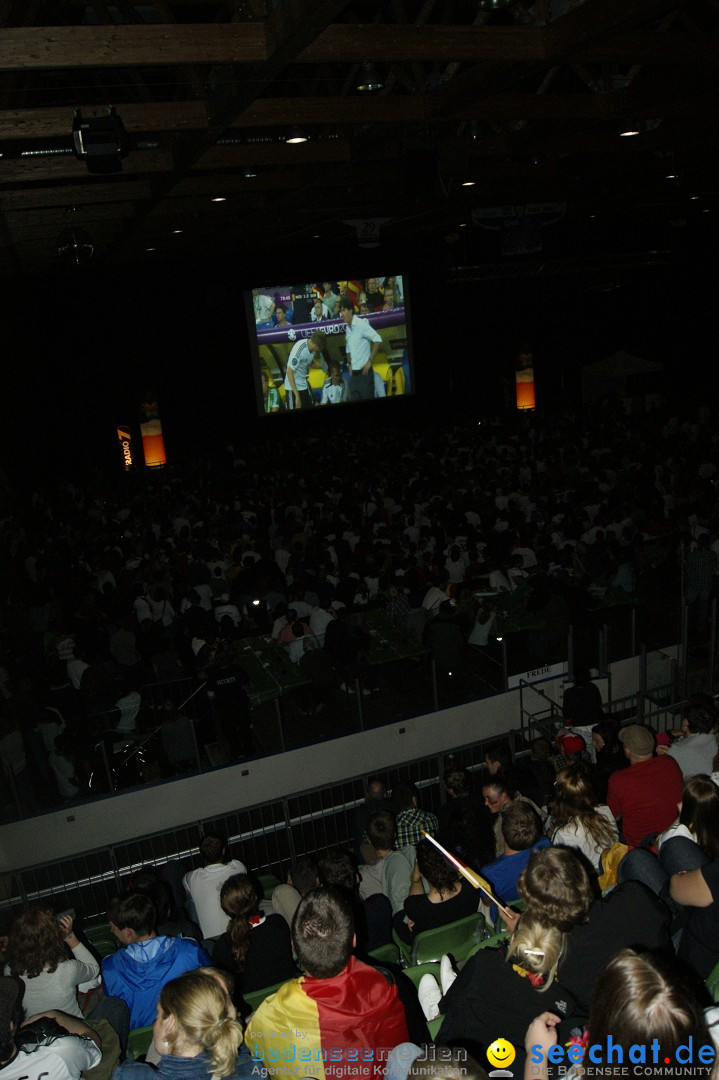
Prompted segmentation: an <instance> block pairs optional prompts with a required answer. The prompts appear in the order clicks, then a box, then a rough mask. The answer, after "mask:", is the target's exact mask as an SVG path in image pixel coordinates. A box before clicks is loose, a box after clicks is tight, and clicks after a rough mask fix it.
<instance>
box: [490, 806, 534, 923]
mask: <svg viewBox="0 0 719 1080" xmlns="http://www.w3.org/2000/svg"><path fill="white" fill-rule="evenodd" d="M501 817H502V838H503V840H504V850H503V852H502V854H501V855H500V856H499V858H498V859H495V860H494V861H493V862H491V863H488V864H487V866H483V867H482V869H481V873H482V876H483V877H486V878H487V880H488V881H489V882H490V884H491V885H492V888H493V890H494V895H495V896H496V897H497V899H498V900H502V901H511V900H515V899H516V898H517V895H518V894H517V882H518V881H519V875H520V874H521V873H522V871H523V870H524V868H525V866H526V865H527V863H528V862H529V857H530V855H531V854H532V852H533V851H540V850H541V849H542V848H544V847H549V840H548V839H547V837H546V836H542V819H541V818H540V816H539V814H538V813H537V811H536V810H535V809H534V808H533V807H531V806H530V805H529V803H525V802H519V801H517V802H513V803H510V805H509V806H508V807H507V808H506V810H505V811H504V813H503V814H502V815H501ZM496 915H497V911H496V907H495V906H494V905H493V906H492V909H491V911H490V917H491V919H492V921H493V922H494V921H495V919H496Z"/></svg>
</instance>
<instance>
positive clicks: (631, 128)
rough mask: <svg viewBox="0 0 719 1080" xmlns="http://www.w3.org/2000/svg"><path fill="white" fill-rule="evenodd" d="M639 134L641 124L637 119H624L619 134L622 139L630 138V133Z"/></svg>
mask: <svg viewBox="0 0 719 1080" xmlns="http://www.w3.org/2000/svg"><path fill="white" fill-rule="evenodd" d="M638 134H639V124H637V122H636V121H635V120H624V121H623V122H622V125H621V127H620V129H619V135H620V137H621V138H622V139H625V138H628V136H630V135H638Z"/></svg>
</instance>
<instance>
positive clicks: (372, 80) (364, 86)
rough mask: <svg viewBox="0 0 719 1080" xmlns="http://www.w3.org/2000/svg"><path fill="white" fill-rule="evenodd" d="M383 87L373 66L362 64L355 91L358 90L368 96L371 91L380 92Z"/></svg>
mask: <svg viewBox="0 0 719 1080" xmlns="http://www.w3.org/2000/svg"><path fill="white" fill-rule="evenodd" d="M383 86H384V83H383V82H382V79H381V78H380V75H379V73H378V71H377V68H376V67H375V66H374V64H371V63H365V64H363V65H362V70H361V71H360V74H359V78H358V80H357V86H356V87H355V89H357V90H359V92H360V93H361V94H369V93H371V92H372V91H373V90H381V89H382V87H383Z"/></svg>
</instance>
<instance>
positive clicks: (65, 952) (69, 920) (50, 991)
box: [5, 907, 100, 1016]
mask: <svg viewBox="0 0 719 1080" xmlns="http://www.w3.org/2000/svg"><path fill="white" fill-rule="evenodd" d="M5 974H6V975H17V976H19V977H20V978H21V979H22V980H23V982H24V983H25V994H24V997H23V1008H24V1009H25V1011H26V1012H27V1014H28V1015H29V1016H34V1015H35V1013H42V1012H45V1011H46V1010H47V1009H60V1010H61V1012H64V1013H68V1015H70V1016H82V1010H81V1009H80V1005H79V1004H78V1000H77V993H78V990H79V991H80V992H81V993H84V992H86V991H87V990H90V989H92V988H93V987H95V986H97V985H99V981H100V979H99V975H100V965H99V963H98V962H97V960H96V959H95V957H94V956H93V955H92V953H91V952H90V951H89V950H88V949H86V948H85V946H84V945H83V944H82V942H81V941H80V940H79V939H78V937H77V934H76V933H75V931H74V930H73V917H72V915H62V916H61V917H60V919H57V918H56V917H55V915H54V913H53V912H52V911H51V910H50V909H49V908H36V907H30V908H26V909H25V911H23V912H22V913H21V914H20V915H18V917H17V918H16V919H15V921H14V923H13V924H12V928H11V930H10V936H9V938H8V943H7V947H6V949H5Z"/></svg>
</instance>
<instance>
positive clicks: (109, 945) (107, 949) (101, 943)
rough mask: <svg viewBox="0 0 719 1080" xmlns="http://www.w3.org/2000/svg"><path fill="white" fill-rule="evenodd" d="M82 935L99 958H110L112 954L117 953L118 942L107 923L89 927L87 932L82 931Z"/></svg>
mask: <svg viewBox="0 0 719 1080" xmlns="http://www.w3.org/2000/svg"><path fill="white" fill-rule="evenodd" d="M84 934H85V937H86V938H87V940H88V941H89V942H90V944H91V945H92V947H93V949H94V950H95V951H96V952H97V953H98V954H99V955H100V956H112V954H113V953H114V952H117V947H118V945H119V942H118V940H117V938H116V937H115V935H114V934H113V932H112V930H111V929H110V924H109V923H100V924H99V925H98V926H89V927H88V928H87V930H85V931H84Z"/></svg>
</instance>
